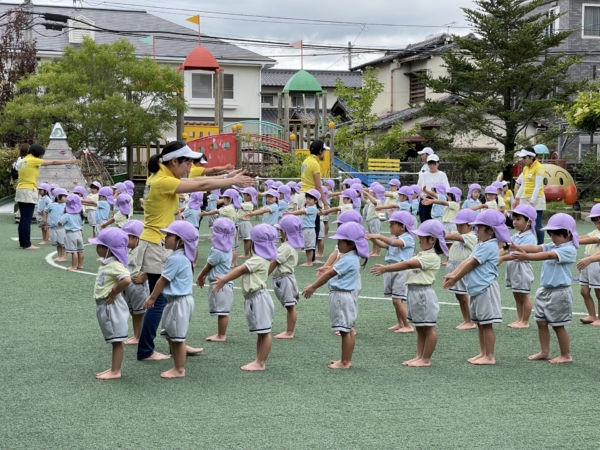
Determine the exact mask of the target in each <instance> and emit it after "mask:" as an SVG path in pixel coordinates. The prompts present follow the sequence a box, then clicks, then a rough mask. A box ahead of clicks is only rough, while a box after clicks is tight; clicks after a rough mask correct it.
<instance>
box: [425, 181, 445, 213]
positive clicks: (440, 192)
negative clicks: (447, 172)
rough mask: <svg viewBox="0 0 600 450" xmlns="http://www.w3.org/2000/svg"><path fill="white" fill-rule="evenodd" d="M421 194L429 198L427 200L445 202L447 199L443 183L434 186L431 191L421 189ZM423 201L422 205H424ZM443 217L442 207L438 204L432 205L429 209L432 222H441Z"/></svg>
mask: <svg viewBox="0 0 600 450" xmlns="http://www.w3.org/2000/svg"><path fill="white" fill-rule="evenodd" d="M423 192H424V193H425V194H427V195H428V196H429V200H443V201H446V200H447V199H448V197H447V196H446V185H444V184H443V183H438V184H436V185H435V186H434V187H433V188H432V190H429V189H427V188H426V187H424V188H423ZM425 200H428V199H424V201H423V204H424V205H426V203H425ZM443 217H444V205H443V204H439V203H433V206H432V207H431V218H432V219H433V220H437V221H438V222H442V220H443Z"/></svg>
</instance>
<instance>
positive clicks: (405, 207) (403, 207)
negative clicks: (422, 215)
mask: <svg viewBox="0 0 600 450" xmlns="http://www.w3.org/2000/svg"><path fill="white" fill-rule="evenodd" d="M397 203H398V206H399V207H400V209H399V211H406V212H407V213H410V202H408V201H406V202H397Z"/></svg>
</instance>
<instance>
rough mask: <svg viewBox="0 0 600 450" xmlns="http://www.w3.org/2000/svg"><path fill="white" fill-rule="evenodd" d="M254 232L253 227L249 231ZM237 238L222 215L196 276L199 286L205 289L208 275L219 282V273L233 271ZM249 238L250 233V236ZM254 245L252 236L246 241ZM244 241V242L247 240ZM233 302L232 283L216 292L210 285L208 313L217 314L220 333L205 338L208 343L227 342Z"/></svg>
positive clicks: (215, 226)
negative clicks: (207, 253)
mask: <svg viewBox="0 0 600 450" xmlns="http://www.w3.org/2000/svg"><path fill="white" fill-rule="evenodd" d="M250 233H252V229H251V230H250ZM234 237H235V224H234V223H233V222H232V221H231V220H230V219H228V218H226V217H221V218H219V219H217V220H215V223H213V233H212V236H211V238H210V239H211V241H212V243H213V247H212V248H211V249H210V254H209V255H208V259H207V260H206V265H205V266H204V268H203V269H202V271H201V272H200V274H199V275H198V278H196V285H198V287H200V288H203V287H204V284H205V282H206V277H207V276H208V281H209V282H210V283H213V282H215V281H217V279H218V276H221V277H223V276H225V275H227V274H228V273H229V272H230V271H231V258H232V257H233V252H232V249H233V239H234ZM249 238H250V236H249ZM247 241H248V242H250V244H252V241H251V240H250V239H248V240H247ZM244 243H245V242H244ZM232 304H233V282H229V283H227V284H225V285H223V289H222V290H220V291H216V290H215V289H214V288H213V286H209V291H208V312H209V313H210V315H211V316H217V334H213V335H212V336H209V337H207V338H206V340H207V341H209V342H225V341H226V340H227V325H228V324H229V313H230V312H231V305H232Z"/></svg>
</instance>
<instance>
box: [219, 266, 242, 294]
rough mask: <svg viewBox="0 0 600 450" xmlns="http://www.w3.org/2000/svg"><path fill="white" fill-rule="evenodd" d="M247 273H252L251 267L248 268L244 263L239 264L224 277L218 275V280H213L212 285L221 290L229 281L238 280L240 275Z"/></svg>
mask: <svg viewBox="0 0 600 450" xmlns="http://www.w3.org/2000/svg"><path fill="white" fill-rule="evenodd" d="M247 273H250V269H248V266H247V265H246V264H242V265H241V266H237V267H236V268H235V269H233V270H232V271H231V272H229V273H228V274H227V275H225V276H224V277H221V276H219V275H217V281H213V282H212V283H210V285H211V286H214V288H213V289H214V290H215V291H216V292H219V291H222V290H223V287H224V286H225V285H226V284H227V283H229V282H230V281H233V280H237V279H238V278H239V277H241V276H242V275H246V274H247Z"/></svg>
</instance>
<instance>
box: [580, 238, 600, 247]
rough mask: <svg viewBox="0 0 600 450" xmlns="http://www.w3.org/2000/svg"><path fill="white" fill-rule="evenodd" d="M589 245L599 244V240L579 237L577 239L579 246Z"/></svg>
mask: <svg viewBox="0 0 600 450" xmlns="http://www.w3.org/2000/svg"><path fill="white" fill-rule="evenodd" d="M590 244H600V238H599V237H598V236H596V237H591V236H581V237H580V238H579V245H590Z"/></svg>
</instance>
